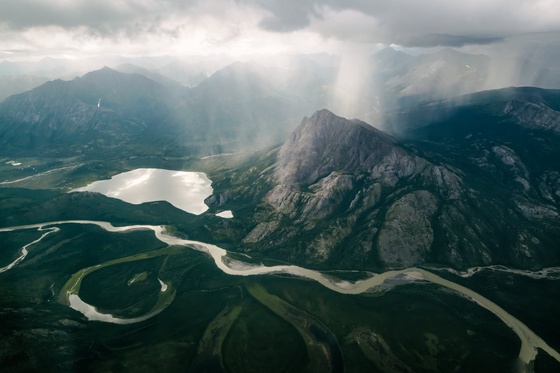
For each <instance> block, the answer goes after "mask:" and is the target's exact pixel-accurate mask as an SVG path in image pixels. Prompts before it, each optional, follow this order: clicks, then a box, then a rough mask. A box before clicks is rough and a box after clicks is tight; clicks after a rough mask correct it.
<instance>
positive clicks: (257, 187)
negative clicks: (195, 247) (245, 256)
mask: <svg viewBox="0 0 560 373" xmlns="http://www.w3.org/2000/svg"><path fill="white" fill-rule="evenodd" d="M497 98H499V99H497ZM559 98H560V95H559V93H558V91H548V90H539V89H534V88H527V89H517V90H511V89H507V90H498V91H494V92H488V93H481V94H475V95H473V97H471V100H472V101H471V103H469V104H465V103H463V104H462V105H461V106H460V107H456V108H455V109H456V110H451V111H448V116H447V117H446V118H445V119H442V120H439V121H435V122H426V123H425V124H424V125H422V126H416V127H412V129H409V130H407V131H404V132H401V133H400V135H399V137H398V138H395V137H391V136H389V135H387V134H384V133H382V132H380V131H378V130H376V129H374V128H373V127H371V126H369V125H367V124H365V123H363V122H360V121H357V120H352V121H350V120H346V119H344V118H341V117H338V116H336V115H334V114H332V113H331V112H329V111H327V110H322V111H319V112H317V113H315V114H314V115H313V116H312V117H310V118H306V119H304V120H303V122H302V123H301V125H300V126H299V127H298V128H297V129H296V130H295V132H294V133H293V134H292V136H291V137H290V138H289V140H287V141H286V142H285V143H284V144H283V145H282V147H280V148H279V149H276V150H274V151H272V152H271V153H269V154H268V155H266V156H264V157H263V158H262V161H261V162H262V163H259V165H258V166H256V167H254V166H253V167H251V168H250V169H249V171H248V172H247V174H236V175H235V176H231V177H230V178H228V179H227V180H225V181H217V183H216V189H215V190H216V194H215V195H214V196H213V197H211V198H210V199H209V200H208V202H209V203H212V204H214V205H217V206H219V207H220V208H226V209H227V208H230V207H232V208H233V206H238V205H239V204H241V205H242V204H243V203H249V204H250V203H254V202H249V201H255V200H257V201H258V200H260V201H261V202H260V206H262V207H260V210H261V211H262V212H261V213H260V214H259V215H258V217H253V218H252V219H254V220H251V219H249V220H248V222H247V225H248V226H252V227H253V228H251V229H250V230H248V231H247V232H246V235H245V237H243V242H244V243H245V244H246V245H245V250H246V251H247V252H253V251H255V250H256V251H258V252H262V253H265V254H266V255H267V256H273V257H277V258H284V259H285V258H290V260H294V261H296V262H302V263H305V264H306V265H312V266H320V267H326V268H328V267H330V266H331V265H333V264H334V263H337V265H341V264H343V263H344V265H347V266H348V267H350V268H356V267H360V268H371V267H373V268H377V267H378V266H380V267H383V268H402V267H407V266H411V265H418V264H421V263H425V262H437V263H445V264H447V265H451V266H454V267H456V268H465V267H471V266H475V265H489V264H503V265H511V266H515V267H521V268H540V267H546V266H553V265H557V263H558V261H559V260H560V256H559V255H560V252H559V251H558V247H557V240H558V237H559V235H560V226H559V225H558V217H559V207H560V205H559V203H560V199H559V197H560V189H558V187H559V185H560V184H559V183H558V182H559V180H557V179H558V175H559V171H560V169H559V167H558V164H557V162H555V161H554V160H556V159H560V158H559V157H560V137H558V132H557V127H558V116H557V115H558V111H556V110H555V109H556V108H557V103H558V99H559ZM545 102H550V104H549V105H551V106H548V105H547V104H546V103H545ZM516 103H519V105H517V106H515V105H516ZM513 107H515V108H517V109H514V108H513ZM446 108H447V109H448V108H449V105H447V107H446ZM521 113H523V114H521ZM528 123H532V124H531V125H528ZM537 149H538V150H537ZM537 153H538V154H537ZM243 180H259V181H253V182H251V183H249V184H245V183H244V182H243ZM222 185H229V187H228V188H225V190H223V189H222V188H224V187H223V186H222ZM265 211H268V212H266V213H265ZM251 221H252V223H250V222H251ZM296 237H297V242H298V244H295V243H294V239H295V238H296Z"/></svg>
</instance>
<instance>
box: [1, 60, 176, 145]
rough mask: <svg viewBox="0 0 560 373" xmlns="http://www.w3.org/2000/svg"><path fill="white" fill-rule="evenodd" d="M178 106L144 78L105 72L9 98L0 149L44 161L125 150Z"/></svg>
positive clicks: (4, 106) (160, 87)
mask: <svg viewBox="0 0 560 373" xmlns="http://www.w3.org/2000/svg"><path fill="white" fill-rule="evenodd" d="M179 100H180V97H176V96H175V95H174V94H172V93H170V92H169V90H168V89H167V88H166V87H164V86H163V85H161V84H159V83H157V82H154V81H152V80H150V79H148V78H146V77H144V76H141V75H138V74H123V73H119V72H116V71H114V70H111V69H109V68H107V67H105V68H103V69H101V70H98V71H94V72H91V73H88V74H86V75H84V76H82V77H81V78H75V79H73V80H72V81H68V82H67V81H62V80H55V81H51V82H47V83H45V84H43V85H41V86H40V87H37V88H35V89H33V90H31V91H28V92H25V93H22V94H19V95H15V96H11V97H8V98H7V99H6V100H4V101H3V102H2V103H1V104H0V143H1V144H3V148H4V150H5V151H19V152H37V151H41V152H43V155H45V154H49V153H53V152H55V153H56V152H60V153H62V154H68V153H74V154H76V152H82V151H85V149H87V148H88V147H89V148H92V149H91V150H92V151H93V149H97V148H98V147H113V146H115V145H119V144H121V145H122V144H127V143H130V142H131V141H132V139H133V138H137V137H138V136H139V134H141V133H142V132H145V131H146V129H149V128H150V127H153V126H157V124H158V123H159V122H160V121H161V120H162V118H164V117H165V116H166V115H167V114H168V111H169V110H170V109H171V108H172V107H173V106H174V105H175V104H176V103H177V102H178V101H179Z"/></svg>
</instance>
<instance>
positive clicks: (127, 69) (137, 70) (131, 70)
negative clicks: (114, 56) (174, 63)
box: [114, 63, 183, 88]
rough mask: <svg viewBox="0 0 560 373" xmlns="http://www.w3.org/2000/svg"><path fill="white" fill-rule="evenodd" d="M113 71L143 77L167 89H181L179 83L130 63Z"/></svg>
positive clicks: (154, 71) (181, 85) (152, 70)
mask: <svg viewBox="0 0 560 373" xmlns="http://www.w3.org/2000/svg"><path fill="white" fill-rule="evenodd" d="M114 70H116V71H119V72H121V73H125V74H139V75H143V76H145V77H146V78H148V79H151V80H153V81H155V82H158V83H160V84H163V85H164V86H166V87H169V88H181V87H183V84H181V83H180V82H179V81H177V80H175V79H171V78H168V77H166V76H163V75H161V74H159V73H158V72H157V71H156V70H154V69H147V68H144V67H141V66H137V65H134V64H131V63H125V64H122V65H119V66H117V67H115V68H114Z"/></svg>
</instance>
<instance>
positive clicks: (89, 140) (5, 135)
mask: <svg viewBox="0 0 560 373" xmlns="http://www.w3.org/2000/svg"><path fill="white" fill-rule="evenodd" d="M129 68H130V66H129ZM136 70H138V68H136ZM270 71H271V70H267V69H264V68H262V67H260V66H257V65H255V64H252V63H236V64H232V65H230V66H228V67H226V68H224V69H221V70H220V71H218V72H216V73H215V74H213V75H212V76H211V77H209V78H207V79H206V80H204V82H202V83H201V84H199V85H198V86H196V87H195V88H188V87H184V86H180V85H178V84H175V83H172V82H165V81H164V83H167V84H162V83H160V82H156V81H154V80H152V79H150V78H148V77H147V76H145V75H149V74H148V73H147V72H146V71H144V70H142V69H141V71H140V72H143V73H144V75H141V74H137V73H134V74H126V73H122V72H118V71H115V70H112V69H110V68H108V67H105V68H103V69H100V70H97V71H93V72H90V73H87V74H85V75H83V76H82V77H80V78H76V79H73V80H72V81H61V80H56V81H53V82H49V83H47V84H44V85H42V86H40V87H37V88H35V89H33V90H31V91H29V92H26V93H22V94H20V95H15V96H11V97H9V98H7V99H6V100H5V101H4V102H3V103H1V104H0V144H3V148H2V150H0V152H4V153H6V154H10V153H11V152H18V154H24V153H27V154H37V152H39V153H40V154H42V155H48V154H51V155H55V154H57V155H69V154H74V155H79V154H84V153H89V154H105V155H109V154H113V155H115V154H118V153H119V152H121V151H122V149H118V148H116V146H117V145H118V146H119V147H123V146H124V147H125V148H126V149H127V151H128V153H129V154H130V155H134V154H136V155H138V154H142V155H146V156H148V155H163V154H167V155H174V156H191V155H194V156H199V155H212V154H217V153H224V152H226V153H227V152H238V151H241V150H247V149H258V148H261V149H262V148H264V147H267V146H271V145H273V144H277V143H280V142H281V141H283V140H284V139H285V138H286V137H287V135H288V134H289V133H290V131H292V130H293V128H294V123H297V120H299V118H301V117H302V116H303V115H304V113H305V112H309V111H310V110H313V109H314V108H315V107H316V105H317V104H320V103H322V102H323V100H324V97H323V96H321V95H315V94H310V95H309V97H311V98H307V97H306V93H310V92H311V91H313V90H315V89H316V87H317V85H318V84H319V83H317V82H316V81H313V80H312V79H314V78H311V77H310V78H308V79H301V80H300V79H294V78H291V79H292V80H291V81H293V82H295V81H298V82H300V83H299V84H298V85H296V84H295V83H294V86H290V84H287V82H286V80H284V79H278V78H276V79H271V78H269V77H268V73H269V72H270ZM299 76H303V75H299ZM311 76H312V75H311ZM163 79H165V78H163ZM160 80H161V79H160ZM307 82H311V88H309V89H307V90H306V89H304V87H305V85H306V84H307ZM300 88H301V89H300ZM292 89H296V90H297V93H295V92H296V91H292ZM317 100H319V101H317ZM100 149H102V151H100Z"/></svg>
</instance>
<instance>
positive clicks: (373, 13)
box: [244, 0, 560, 47]
mask: <svg viewBox="0 0 560 373" xmlns="http://www.w3.org/2000/svg"><path fill="white" fill-rule="evenodd" d="M244 2H245V3H251V4H253V5H256V6H259V7H261V8H262V9H264V10H266V11H267V12H268V13H269V15H268V16H267V17H266V18H265V19H264V20H263V22H262V23H261V26H262V27H264V28H266V29H267V30H269V31H276V32H289V31H293V30H297V29H303V28H309V29H311V30H316V31H317V32H319V33H321V34H322V35H324V36H326V37H334V38H337V37H338V38H341V39H344V40H348V39H351V38H354V37H355V38H356V39H357V40H358V41H363V40H368V41H371V42H381V43H389V44H390V43H398V44H401V45H405V46H411V47H432V46H463V45H467V44H487V43H492V42H495V41H500V40H502V39H503V38H504V37H508V36H514V35H520V34H524V33H527V32H548V31H557V30H559V29H560V4H559V3H558V2H557V1H554V0H509V1H504V0H471V1H463V2H456V1H449V0H431V1H414V0H376V1H367V0H347V1H338V0H322V1H316V0H315V1H313V0H266V1H264V0H244ZM345 12H353V13H359V14H362V15H364V16H366V17H368V20H367V22H369V25H366V24H359V23H358V24H357V23H355V22H353V23H351V24H348V25H345V26H344V27H343V25H341V23H340V21H339V20H337V19H336V16H337V15H341V14H344V13H345ZM368 26H369V27H368ZM353 28H354V29H355V30H357V31H360V32H359V33H358V32H352V29H353ZM364 30H367V35H364Z"/></svg>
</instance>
